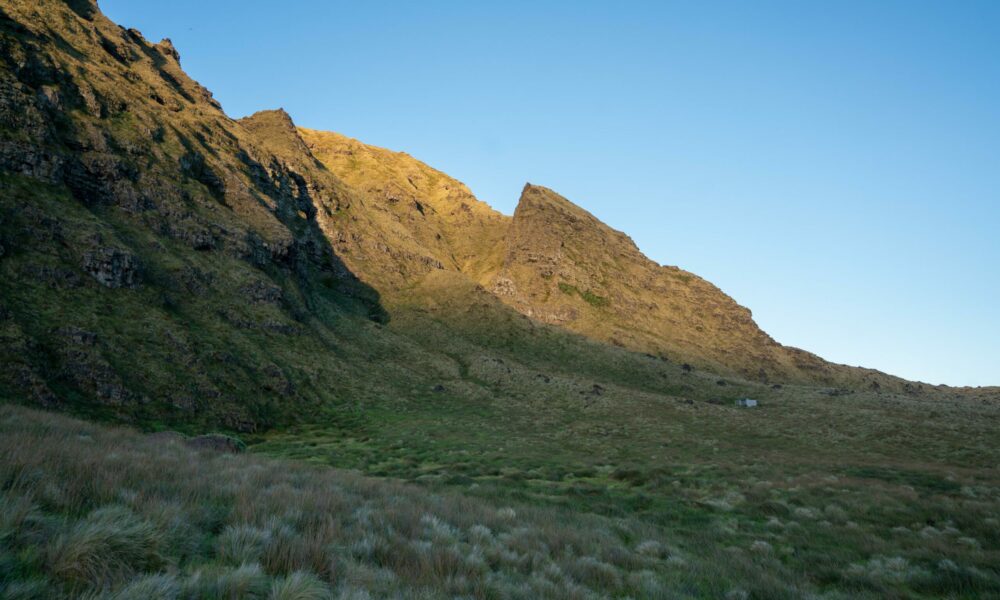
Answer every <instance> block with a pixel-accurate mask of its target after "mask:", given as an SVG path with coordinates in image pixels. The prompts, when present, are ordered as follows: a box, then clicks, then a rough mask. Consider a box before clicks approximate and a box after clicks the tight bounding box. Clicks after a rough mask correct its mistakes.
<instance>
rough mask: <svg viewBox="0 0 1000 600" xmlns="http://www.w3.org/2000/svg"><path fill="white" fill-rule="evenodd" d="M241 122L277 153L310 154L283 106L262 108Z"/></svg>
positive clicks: (240, 121)
mask: <svg viewBox="0 0 1000 600" xmlns="http://www.w3.org/2000/svg"><path fill="white" fill-rule="evenodd" d="M239 123H240V124H241V125H243V126H244V127H246V128H247V129H248V130H249V131H251V132H253V133H254V134H255V135H256V136H257V139H258V140H260V141H262V142H264V144H265V145H266V146H267V147H268V149H270V150H271V151H272V152H274V153H275V154H279V155H282V156H285V157H286V158H287V157H288V156H289V155H294V156H297V157H302V156H309V155H311V152H310V151H309V148H308V147H307V146H306V143H305V141H303V139H302V136H300V135H299V130H298V129H297V128H296V127H295V122H294V121H292V117H291V116H290V115H289V114H288V113H287V112H285V109H283V108H277V109H274V110H262V111H258V112H255V113H254V114H252V115H250V116H249V117H244V118H242V119H240V120H239Z"/></svg>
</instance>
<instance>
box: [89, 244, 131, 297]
mask: <svg viewBox="0 0 1000 600" xmlns="http://www.w3.org/2000/svg"><path fill="white" fill-rule="evenodd" d="M83 269H84V270H85V271H87V273H89V274H90V275H91V277H93V278H94V279H96V280H97V282H98V283H100V284H101V285H103V286H104V287H109V288H121V287H125V288H134V287H137V286H138V285H139V261H138V260H137V259H136V258H135V256H133V255H132V254H130V253H129V252H127V251H124V250H120V249H118V248H111V247H104V248H98V249H96V250H90V251H88V252H87V253H86V254H84V255H83Z"/></svg>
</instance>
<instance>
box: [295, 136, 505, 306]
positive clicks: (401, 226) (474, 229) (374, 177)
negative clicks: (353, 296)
mask: <svg viewBox="0 0 1000 600" xmlns="http://www.w3.org/2000/svg"><path fill="white" fill-rule="evenodd" d="M299 131H300V132H301V134H302V137H303V138H304V139H305V141H306V143H307V144H308V146H309V148H310V150H311V151H312V152H313V154H314V155H315V156H316V158H317V159H319V160H320V161H322V162H323V164H324V165H326V166H327V168H329V169H330V170H331V171H332V172H334V173H336V174H337V176H338V177H340V178H341V179H342V180H343V181H344V182H345V183H347V184H349V185H350V186H352V188H353V189H354V190H355V191H356V192H357V193H358V194H359V195H360V196H362V197H364V198H366V199H367V206H368V208H369V209H370V210H372V211H374V212H375V214H376V215H377V216H376V217H375V218H374V219H373V221H374V224H375V225H376V226H377V227H380V228H381V229H382V230H384V231H387V232H391V238H392V240H393V244H394V245H396V246H399V247H406V246H413V247H415V248H420V249H422V254H423V262H424V265H427V266H433V267H434V268H439V269H449V270H455V271H461V272H462V273H465V274H466V275H468V276H469V277H471V278H472V279H473V280H476V281H480V280H482V281H486V280H487V279H488V277H489V273H490V272H491V271H492V269H493V268H494V265H495V264H496V263H497V261H498V260H500V259H501V252H502V249H503V248H502V241H503V237H504V234H505V232H506V230H507V227H508V225H509V222H510V219H509V218H508V217H506V216H504V215H502V214H500V213H498V212H497V211H495V210H493V209H492V208H490V207H489V206H488V205H487V204H486V203H484V202H481V201H479V200H478V199H476V197H475V196H473V195H472V192H470V191H469V189H468V188H467V187H466V186H465V185H464V184H463V183H461V182H459V181H456V180H455V179H452V178H451V177H449V176H448V175H445V174H444V173H442V172H440V171H437V170H435V169H433V168H431V167H429V166H427V165H426V164H424V163H422V162H420V161H418V160H415V159H414V158H412V157H411V156H409V155H408V154H406V153H402V152H392V151H390V150H386V149H383V148H378V147H375V146H369V145H367V144H363V143H361V142H359V141H357V140H353V139H351V138H348V137H346V136H342V135H339V134H336V133H329V132H322V131H315V130H312V129H300V130H299ZM412 253H413V254H420V253H417V252H415V251H414V252H412ZM359 268H360V269H362V270H363V271H364V272H365V273H366V274H367V275H368V277H369V278H370V279H372V280H379V279H384V274H383V273H382V272H381V271H383V269H382V268H381V266H380V265H377V264H375V265H372V266H370V267H368V268H364V267H361V266H359ZM417 272H419V270H417ZM413 280H414V278H413V277H410V278H405V279H403V280H396V281H386V282H385V283H386V284H388V285H389V286H390V287H399V286H404V285H407V284H410V283H412V282H413Z"/></svg>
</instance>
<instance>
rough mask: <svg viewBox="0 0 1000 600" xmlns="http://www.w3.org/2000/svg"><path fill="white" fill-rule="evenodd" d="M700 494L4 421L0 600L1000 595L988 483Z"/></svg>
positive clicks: (4, 415) (818, 485)
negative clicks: (662, 510) (460, 483)
mask: <svg viewBox="0 0 1000 600" xmlns="http://www.w3.org/2000/svg"><path fill="white" fill-rule="evenodd" d="M586 473H587V474H588V476H591V477H592V476H596V472H586ZM729 477H732V476H731V475H730V476H729ZM703 485H704V486H705V487H704V489H701V490H695V491H691V492H684V491H682V492H681V494H680V495H677V496H675V497H673V499H672V501H675V502H678V503H681V504H683V503H684V502H685V501H690V500H691V498H687V500H685V496H684V494H689V495H690V494H695V495H696V496H697V497H698V498H700V500H698V501H697V502H698V503H699V504H698V506H701V508H700V509H699V510H701V511H702V512H701V514H700V515H699V516H698V518H697V519H690V518H683V516H684V514H685V512H684V510H687V509H681V508H678V509H676V510H675V512H674V513H673V514H674V518H676V519H677V520H678V522H677V526H676V527H673V528H671V527H664V526H663V525H662V524H655V523H652V522H650V521H649V520H647V519H641V518H637V517H635V516H628V515H627V514H623V515H618V516H615V517H608V516H599V515H595V514H588V513H586V512H584V511H582V510H581V509H580V508H579V507H574V506H572V505H569V506H566V507H562V508H560V507H552V506H550V507H544V506H539V505H533V504H528V503H524V502H517V501H511V499H510V498H506V499H504V501H503V502H502V503H498V502H495V501H492V500H489V499H486V498H483V497H475V496H467V495H460V494H458V493H455V492H451V491H446V490H444V489H440V490H438V491H432V490H428V489H427V488H424V487H416V486H413V485H408V484H404V483H401V482H394V481H392V480H385V479H381V480H379V479H371V478H367V477H363V476H361V475H358V474H354V473H351V472H345V471H339V470H335V469H332V468H328V467H322V466H316V465H311V464H308V463H306V462H304V461H290V460H280V459H274V458H266V457H261V456H255V455H231V454H224V453H215V452H211V451H205V450H196V449H192V448H190V447H188V446H185V445H184V444H178V443H175V442H173V441H171V440H169V439H164V438H163V437H157V436H147V435H142V434H140V433H137V432H134V431H132V430H128V429H109V428H105V427H102V426H100V425H94V424H88V423H84V422H81V421H77V420H73V419H71V418H68V417H64V416H58V415H53V414H48V413H40V412H35V411H31V410H29V409H24V408H18V407H13V406H6V405H0V542H2V543H0V573H2V574H3V577H2V578H0V598H5V599H6V598H56V599H58V598H76V597H85V598H102V599H105V598H107V599H111V598H121V599H132V598H135V599H142V600H154V599H160V598H163V599H175V598H176V599H206V600H207V599H210V598H211V599H214V598H224V599H241V598H250V599H254V598H257V599H271V598H273V599H303V600H310V599H314V598H315V599H322V598H331V599H340V598H348V599H349V598H357V599H363V598H482V599H494V598H496V599H508V598H510V599H518V598H523V599H534V598H578V599H596V598H633V599H637V600H638V599H640V598H650V599H653V598H747V599H750V598H768V599H770V598H801V597H806V596H815V597H829V598H847V597H850V598H882V597H898V598H910V597H912V598H921V597H940V596H953V597H963V598H975V597H989V596H990V595H991V594H992V595H996V594H998V593H1000V575H998V572H997V569H996V566H995V565H996V562H995V560H994V558H996V557H997V546H998V539H997V533H996V526H997V523H998V520H997V518H998V507H997V501H996V498H995V494H994V492H995V490H996V488H995V487H991V486H990V485H989V484H988V483H987V482H986V481H985V480H981V481H980V482H979V484H978V485H975V486H971V485H965V486H963V487H961V488H960V489H965V490H966V491H965V492H964V493H960V494H957V495H950V496H942V495H934V496H917V495H916V494H917V493H916V492H912V491H911V492H907V489H909V488H901V489H899V490H897V489H895V488H889V489H882V488H878V487H876V488H871V486H870V485H869V484H862V485H857V484H855V483H854V482H853V480H851V479H842V480H838V479H836V478H833V477H816V476H798V477H792V476H788V477H786V478H784V479H781V480H772V481H763V480H759V481H757V482H756V483H755V484H754V485H745V484H744V485H742V486H741V491H739V492H737V491H736V490H734V489H731V488H730V487H729V486H728V485H727V484H726V481H725V479H723V478H721V477H719V476H716V477H715V478H706V479H705V480H704V482H703ZM938 487H940V486H938ZM949 489H950V488H949ZM907 493H909V494H910V495H911V496H912V498H911V497H910V496H907ZM918 499H919V500H920V501H919V502H918V501H917V500H918ZM932 522H933V524H931V523H932ZM969 540H971V542H970V541H969Z"/></svg>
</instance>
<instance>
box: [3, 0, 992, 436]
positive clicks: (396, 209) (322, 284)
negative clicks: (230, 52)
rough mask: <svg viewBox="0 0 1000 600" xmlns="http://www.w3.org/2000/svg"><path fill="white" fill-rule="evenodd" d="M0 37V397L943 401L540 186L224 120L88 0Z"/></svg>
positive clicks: (226, 402) (276, 406)
mask: <svg viewBox="0 0 1000 600" xmlns="http://www.w3.org/2000/svg"><path fill="white" fill-rule="evenodd" d="M0 48H2V50H3V52H2V53H0V57H2V58H0V169H2V173H0V188H2V194H0V248H2V252H0V272H2V273H3V278H2V281H0V336H2V338H3V340H4V342H5V343H4V344H3V346H2V347H0V356H2V358H3V362H2V364H0V395H2V396H4V397H9V398H19V399H20V400H21V401H22V402H27V403H34V404H37V405H43V406H49V407H53V408H60V409H64V410H72V411H75V412H81V413H85V414H87V415H93V416H99V417H101V418H110V419H118V420H128V421H133V422H139V423H143V422H145V423H163V422H167V423H172V424H175V425H177V426H180V425H185V426H190V427H206V426H208V425H209V424H221V425H223V426H225V427H226V428H229V429H232V430H237V431H254V430H258V429H261V428H265V429H266V428H268V427H275V426H278V425H281V424H287V423H289V422H295V421H296V420H300V419H303V418H306V416H307V415H310V414H312V413H313V411H315V410H317V407H323V409H324V410H337V411H340V410H347V407H348V406H360V405H364V404H365V403H369V402H376V401H377V402H382V401H384V400H385V399H386V398H399V397H415V398H420V397H422V394H424V392H425V391H426V390H428V389H431V390H433V389H437V388H438V387H442V388H444V389H446V390H453V391H447V392H442V393H445V394H457V396H458V397H468V398H475V399H481V398H483V397H487V396H489V394H498V397H506V396H505V394H508V393H514V392H511V391H510V390H506V391H505V390H503V389H498V388H493V387H490V386H491V385H494V384H491V383H489V382H491V381H495V380H492V379H489V378H487V379H482V378H477V377H473V376H472V375H470V374H471V373H475V372H477V371H476V370H477V369H479V368H480V367H482V364H481V360H480V358H473V357H482V356H490V357H494V358H497V359H499V360H503V361H504V362H505V364H507V365H508V368H511V369H512V370H514V368H513V367H512V366H510V365H512V364H514V363H518V364H519V366H518V369H519V370H515V371H516V372H519V373H522V375H523V377H528V378H531V383H530V384H529V383H526V382H522V383H519V384H518V385H523V386H524V387H523V388H518V390H519V391H517V392H516V393H517V394H529V395H533V396H537V397H550V396H551V394H552V392H551V388H550V387H547V386H546V384H544V377H539V375H544V376H545V377H548V378H552V377H553V376H554V375H553V373H556V372H562V373H564V375H566V376H567V377H569V378H570V379H572V380H573V381H578V380H580V379H585V380H589V379H594V380H599V381H603V382H604V383H601V384H600V385H602V386H604V385H605V384H608V383H609V381H611V380H613V381H616V382H618V384H620V385H624V386H626V387H629V386H630V387H632V388H636V389H642V390H646V391H649V390H659V391H660V392H661V393H664V394H667V395H668V396H669V397H672V398H674V397H687V398H688V399H690V398H692V397H694V398H701V399H709V398H713V397H716V396H719V395H720V393H721V390H722V388H721V387H719V388H716V387H710V385H711V386H714V385H715V384H714V381H715V380H714V379H713V378H712V377H713V376H714V374H716V373H717V374H718V375H719V376H720V377H721V378H722V379H720V380H724V381H731V382H737V383H738V385H739V386H745V387H742V388H740V387H738V386H737V383H733V384H731V385H728V386H727V388H726V394H728V395H731V394H734V393H737V390H738V389H743V390H746V393H753V394H755V395H758V396H762V397H763V396H764V395H766V394H767V393H769V392H767V390H769V389H771V386H772V385H776V384H777V383H782V382H792V383H795V382H800V383H807V384H809V385H813V386H825V387H827V388H830V389H833V390H836V389H840V388H846V389H850V390H869V391H880V392H885V393H902V394H921V393H927V394H930V393H932V392H933V393H939V392H940V393H944V394H952V393H959V391H954V390H952V389H950V388H940V389H938V388H933V389H932V388H930V387H929V386H920V385H919V384H915V383H911V382H905V381H903V380H900V379H898V378H893V377H890V376H887V375H884V374H880V373H877V372H874V371H869V370H862V369H853V370H852V369H848V368H846V367H844V368H842V367H837V366H832V365H829V364H828V363H825V362H822V361H819V359H817V358H816V357H814V356H812V355H809V354H808V353H804V352H802V351H796V350H794V349H787V348H786V349H784V350H778V349H776V348H778V347H777V346H776V345H775V344H774V342H773V340H770V338H768V337H767V336H766V334H764V333H763V332H760V331H759V329H758V328H756V326H755V325H753V324H752V318H751V316H750V313H749V312H748V311H746V310H745V309H742V308H741V307H739V305H737V304H736V303H735V302H733V301H732V300H731V299H729V298H728V296H725V295H724V294H723V293H722V292H721V291H720V290H718V289H717V288H715V287H714V286H711V284H708V283H707V282H703V280H701V279H699V278H696V276H694V275H693V274H690V273H687V272H684V271H681V270H679V269H677V270H674V269H672V268H667V267H661V266H660V265H656V264H655V263H652V262H651V261H648V259H646V258H645V257H644V256H642V254H641V252H639V251H638V249H637V248H635V246H634V244H632V243H631V241H630V240H629V239H628V238H627V236H625V235H624V234H621V233H620V232H615V231H614V230H612V229H611V228H608V227H607V226H605V225H603V224H601V223H600V222H599V221H597V220H596V219H594V218H593V217H592V216H589V214H588V213H585V211H582V209H579V208H578V207H575V206H574V205H572V204H571V203H570V202H569V201H568V200H566V199H565V198H562V197H560V196H558V195H556V194H555V193H554V192H551V191H549V190H546V189H544V188H541V187H538V186H529V187H527V188H526V193H525V194H523V195H524V196H525V201H526V203H525V204H524V205H523V206H521V207H519V210H518V211H515V215H513V216H506V215H502V214H501V213H498V212H496V211H494V210H493V209H492V208H490V207H489V206H488V205H486V204H485V203H482V202H480V201H479V200H478V199H476V198H475V196H474V195H473V194H472V193H471V191H469V190H468V188H467V187H466V186H464V185H463V184H461V183H460V182H458V181H456V180H455V179H453V178H451V177H449V176H447V175H446V174H444V173H442V172H440V171H438V170H436V169H433V168H431V167H429V166H428V165H425V164H424V163H421V162H420V161H417V160H415V159H413V158H412V157H410V156H408V155H405V154H399V153H393V152H391V151H388V150H383V149H374V148H373V147H370V146H367V145H364V144H362V143H361V142H357V141H355V140H350V139H349V138H346V137H344V136H339V135H338V134H329V133H322V132H316V131H314V130H309V129H304V128H298V127H296V126H295V124H294V122H293V121H292V119H291V117H290V116H289V115H288V114H287V113H286V112H284V111H264V112H261V113H258V114H256V115H252V116H249V117H246V118H244V119H239V120H234V119H231V118H229V117H228V116H227V115H226V114H225V113H224V112H223V111H222V110H221V107H220V105H219V103H218V102H217V101H215V100H214V98H213V97H212V95H211V93H210V92H209V91H208V90H207V89H206V88H204V87H203V86H201V84H199V83H197V82H195V81H193V80H192V79H190V78H189V77H188V76H187V75H186V74H185V73H184V71H183V69H181V66H180V63H179V59H178V57H179V53H178V52H177V49H176V48H174V46H173V44H172V43H169V42H160V43H155V44H154V43H151V42H149V41H148V40H146V39H145V38H144V37H143V36H142V34H141V33H139V32H138V31H136V30H134V29H125V28H123V27H120V26H118V25H116V24H114V23H112V22H111V21H110V20H108V19H107V18H106V17H104V16H103V15H102V14H101V13H100V12H99V11H98V10H97V9H96V5H95V4H93V3H88V2H77V3H66V2H62V1H60V0H42V1H40V2H35V1H32V2H26V1H23V0H4V1H3V2H2V4H0ZM546 206H549V207H551V206H556V207H562V209H564V210H561V211H560V210H537V211H536V210H535V209H540V208H545V207H546ZM532 211H535V212H536V213H537V214H538V216H537V218H534V217H533V218H531V219H526V218H525V215H526V214H529V213H532ZM570 233H572V235H570ZM581 236H582V237H581ZM560 238H564V239H565V241H566V244H567V245H566V246H565V247H563V246H562V245H561V240H560ZM577 238H580V239H577ZM574 240H576V241H574ZM580 240H583V241H580ZM587 240H590V241H587ZM512 241H513V242H512ZM547 270H548V271H551V272H547ZM440 273H447V274H445V275H440ZM504 279H506V280H509V281H510V282H511V284H513V288H512V290H513V293H510V294H507V293H497V292H502V291H503V290H505V289H507V284H506V283H504V282H503V281H502V280H504ZM560 284H561V285H560ZM643 286H652V287H651V289H653V288H656V286H660V288H662V290H661V291H665V292H668V295H667V296H666V297H667V298H668V301H667V303H669V302H670V301H673V302H675V303H676V304H677V305H678V308H676V309H674V308H671V307H670V306H666V305H665V304H666V303H664V302H663V301H662V300H661V301H660V302H657V301H656V300H655V299H653V300H651V299H650V297H649V291H648V290H646V289H644V288H643ZM433 294H437V295H440V296H441V297H440V298H433V297H431V296H432V295H433ZM654 295H655V294H654ZM650 304H659V305H661V306H659V308H658V309H654V308H647V307H648V305H650ZM435 307H436V308H435ZM657 310H659V311H660V312H656V311H657ZM698 311H701V312H702V313H703V314H700V315H699V314H697V313H698ZM716 313H718V314H716ZM564 314H568V315H575V316H574V318H572V319H566V320H565V321H559V317H560V315H564ZM529 315H530V316H529ZM643 319H645V321H643ZM699 326H700V327H702V329H703V331H698V329H697V328H698V327H699ZM709 334H710V335H709ZM716 341H718V343H716ZM647 354H649V355H650V356H646V355H647ZM519 357H520V358H519ZM584 357H586V358H584ZM373 361H376V362H375V364H378V365H379V369H380V370H381V371H382V375H383V376H382V377H381V378H372V377H370V373H371V368H372V366H371V365H372V364H373ZM483 364H485V363H483ZM580 365H584V366H580ZM684 365H687V368H686V369H683V368H682V367H683V366H684ZM761 368H763V369H764V376H763V377H762V376H761V372H760V370H761ZM692 369H693V370H694V373H692ZM522 375H519V376H518V377H521V376H522ZM765 379H767V382H768V383H767V385H765V384H764V380H765ZM518 381H520V379H519V380H518ZM442 382H444V383H442ZM447 382H451V383H447ZM487 384H489V385H487ZM593 384H594V382H593V381H591V382H590V383H589V384H587V385H585V386H584V387H585V388H587V389H589V386H590V385H593ZM574 385H584V384H583V383H574ZM449 386H450V387H449ZM488 390H489V391H488ZM564 391H565V390H564ZM560 393H562V392H560ZM574 393H575V392H574ZM984 393H989V392H984Z"/></svg>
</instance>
